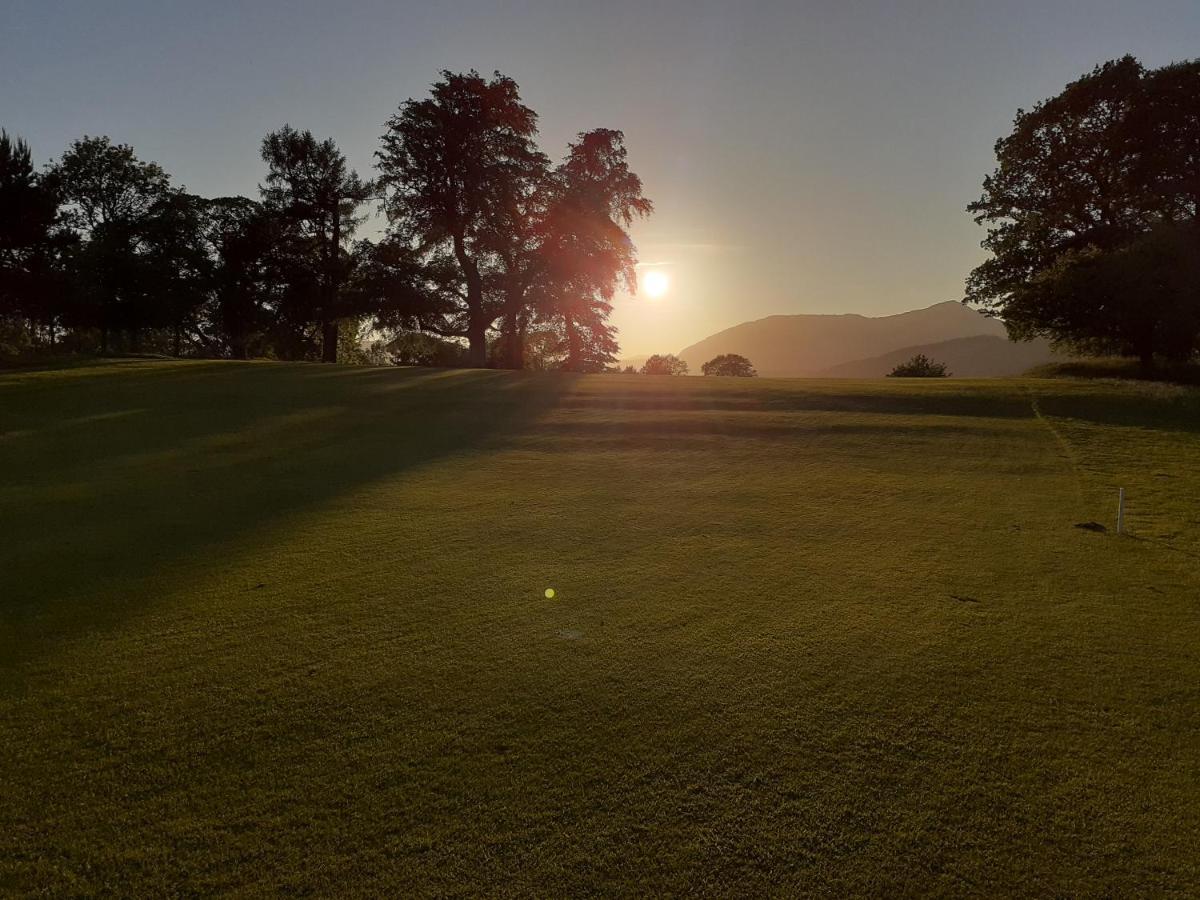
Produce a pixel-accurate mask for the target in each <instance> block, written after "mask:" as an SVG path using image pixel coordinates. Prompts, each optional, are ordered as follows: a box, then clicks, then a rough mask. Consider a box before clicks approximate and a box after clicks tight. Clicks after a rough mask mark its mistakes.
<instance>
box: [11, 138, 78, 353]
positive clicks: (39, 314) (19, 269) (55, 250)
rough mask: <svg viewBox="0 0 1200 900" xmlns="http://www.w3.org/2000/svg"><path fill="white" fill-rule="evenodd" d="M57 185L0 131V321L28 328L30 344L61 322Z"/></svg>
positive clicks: (19, 144)
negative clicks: (20, 322)
mask: <svg viewBox="0 0 1200 900" xmlns="http://www.w3.org/2000/svg"><path fill="white" fill-rule="evenodd" d="M58 205H59V199H58V186H57V183H56V178H55V176H54V175H53V173H46V174H42V175H39V174H38V173H37V172H36V171H35V169H34V166H33V157H32V154H31V152H30V149H29V145H28V144H26V143H25V142H24V141H22V140H20V139H19V138H11V137H9V135H8V134H7V132H5V131H2V130H0V317H7V318H10V319H13V320H25V321H27V322H28V323H29V340H30V341H31V342H32V341H34V340H36V339H37V335H36V331H37V327H38V326H39V325H40V326H45V327H46V328H47V330H48V333H49V335H50V340H51V342H53V340H54V331H55V328H56V326H57V324H58V322H59V320H60V317H61V314H62V309H61V300H60V298H61V296H62V294H63V292H64V290H65V285H64V284H63V279H62V277H61V259H62V254H63V252H64V250H65V246H64V242H63V241H62V240H61V239H60V235H58V234H57V229H56V227H55V226H56V221H57V218H58Z"/></svg>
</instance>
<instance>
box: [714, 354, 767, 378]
mask: <svg viewBox="0 0 1200 900" xmlns="http://www.w3.org/2000/svg"><path fill="white" fill-rule="evenodd" d="M700 370H701V371H702V372H703V373H704V374H705V375H732V376H735V377H737V378H753V377H754V376H756V375H757V374H758V373H757V372H756V371H754V366H753V365H751V363H750V360H748V359H746V357H744V356H739V355H738V354H736V353H722V354H721V355H720V356H714V357H713V358H712V359H710V360H709V361H708V362H706V363H705V364H704V365H702V366H701V367H700Z"/></svg>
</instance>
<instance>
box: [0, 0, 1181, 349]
mask: <svg viewBox="0 0 1200 900" xmlns="http://www.w3.org/2000/svg"><path fill="white" fill-rule="evenodd" d="M466 26H470V27H466ZM1124 53H1132V54H1134V55H1136V56H1138V57H1139V58H1141V59H1142V60H1143V62H1145V63H1146V64H1147V65H1151V66H1157V65H1162V64H1164V63H1167V62H1170V61H1172V60H1178V59H1183V58H1188V57H1191V56H1195V55H1197V54H1198V53H1200V7H1197V6H1196V5H1195V4H1194V3H1184V2H1155V3H1150V4H1143V5H1141V6H1140V7H1137V8H1134V7H1133V6H1131V5H1128V4H1120V3H1116V2H1108V0H1105V2H1101V3H1096V2H1092V3H1085V2H1062V3H1054V4H1051V6H1050V8H1046V7H1045V6H1044V5H1043V4H1034V3H1031V2H1016V3H1009V4H1002V5H1001V4H984V3H965V4H950V3H931V4H922V5H921V6H920V8H919V9H910V10H908V11H902V10H898V9H896V8H894V5H893V4H883V3H862V4H855V5H854V6H853V7H852V8H847V5H845V4H838V3H808V4H783V3H767V4H762V5H761V7H760V8H758V9H757V11H756V14H755V15H753V16H751V15H746V14H744V13H742V12H739V11H738V10H736V9H734V8H732V7H729V8H725V7H722V6H719V5H716V4H691V3H688V4H683V3H665V4H660V5H657V6H655V7H653V8H645V7H643V6H642V5H634V4H630V3H620V4H613V5H610V6H609V7H607V8H606V9H605V10H598V9H596V8H594V7H592V6H589V5H587V4H540V3H519V4H507V5H505V6H504V7H503V8H499V7H497V6H494V5H491V4H487V5H484V4H469V3H459V4H441V5H439V6H437V7H436V8H434V7H432V6H430V7H427V6H424V5H421V6H417V7H412V8H409V7H407V6H406V5H395V4H386V3H378V2H357V3H349V4H343V5H341V6H339V7H338V8H336V9H334V8H326V7H322V6H319V5H317V4H283V3H279V2H270V3H262V4H258V5H256V6H255V7H254V8H253V9H245V8H242V7H241V6H240V5H238V4H232V3H208V4H205V5H204V6H203V7H190V6H184V5H175V6H169V7H168V6H162V5H160V4H151V3H140V2H139V3H126V4H123V5H122V6H121V8H120V9H119V10H111V9H99V8H96V7H93V6H92V5H89V4H83V3H77V2H59V3H45V2H42V3H32V2H17V3H10V4H7V5H6V9H5V11H4V12H3V13H0V74H2V76H3V79H4V82H5V84H6V90H5V92H4V95H3V96H2V97H0V126H3V127H4V128H6V129H7V130H8V131H10V132H11V133H15V134H18V135H20V136H22V137H24V138H25V139H26V140H28V141H29V142H30V144H31V145H32V146H33V149H34V153H35V155H36V156H37V158H38V160H39V161H40V162H44V161H46V160H48V159H50V158H52V157H57V156H58V155H60V154H61V153H62V151H63V149H64V148H65V147H66V145H67V143H68V142H69V141H70V140H72V139H74V138H77V137H80V136H82V135H83V134H107V135H109V136H111V137H112V138H113V140H115V141H119V142H124V143H129V144H132V145H133V146H134V148H135V149H136V150H137V152H138V153H139V155H140V156H141V157H142V158H144V159H151V160H155V161H157V162H159V163H160V164H161V165H163V167H164V168H165V169H166V170H167V171H168V172H169V173H170V174H171V175H172V177H173V178H174V180H175V182H176V183H177V184H182V185H186V186H187V187H188V188H189V189H190V190H192V191H194V192H196V193H200V194H203V195H206V196H218V195H227V194H235V193H241V194H246V195H250V196H253V195H254V194H255V192H256V187H257V184H258V182H259V181H260V180H261V178H262V175H263V164H262V162H261V160H260V158H259V152H258V151H259V142H260V141H261V139H262V136H263V135H264V134H265V133H266V132H267V130H269V129H271V128H275V127H277V126H279V125H281V124H283V123H284V122H289V123H291V124H293V125H295V126H297V127H300V128H309V129H312V130H313V131H314V132H316V133H317V134H319V135H322V136H326V135H328V136H332V137H334V138H335V139H336V140H337V141H338V142H339V144H340V145H341V146H342V148H343V149H344V150H345V151H346V153H347V155H348V157H349V158H350V160H351V162H352V163H353V164H354V165H355V166H356V167H357V168H358V169H359V170H360V171H361V172H363V173H368V172H370V171H371V168H372V162H373V159H372V154H373V153H374V151H375V149H376V147H377V146H378V138H379V135H380V134H381V133H382V131H383V123H384V121H385V120H386V119H387V118H388V116H389V115H391V114H392V112H393V111H394V110H395V108H396V106H397V105H398V104H399V103H401V102H402V101H403V100H405V99H407V98H409V97H413V96H421V95H423V94H425V93H426V91H427V89H428V86H429V84H430V83H431V82H432V81H433V80H434V79H435V78H436V77H437V73H438V71H439V70H440V69H443V68H449V69H453V70H465V69H470V68H475V69H478V70H480V71H481V72H490V71H492V70H496V69H498V70H500V71H502V72H504V73H505V74H507V75H510V76H512V77H513V78H515V79H516V80H517V81H518V83H519V84H520V85H521V88H522V94H523V97H524V99H525V101H526V102H527V103H528V104H529V105H530V106H532V107H533V108H534V109H535V110H537V112H538V113H539V114H540V116H541V131H542V134H541V141H542V146H543V148H544V149H545V150H546V151H547V152H548V153H550V154H551V155H552V156H554V157H557V156H559V155H561V153H562V151H563V149H564V148H565V145H566V142H567V141H568V140H570V139H571V138H572V137H573V136H574V135H575V134H576V133H577V132H579V131H582V130H584V129H588V128H592V127H599V126H603V127H612V128H619V129H622V130H623V131H624V132H625V134H626V137H627V143H628V146H629V148H630V161H631V164H632V166H633V168H634V169H635V170H636V171H637V172H638V173H639V174H640V175H641V177H642V179H643V181H644V182H645V190H646V194H647V196H649V197H650V198H651V199H652V200H653V201H654V202H655V204H656V207H657V211H656V213H655V214H654V216H652V217H651V218H650V219H648V220H647V221H645V222H643V223H639V224H638V225H637V226H635V229H634V237H635V239H636V241H637V243H638V246H639V250H640V254H641V259H642V261H643V263H644V264H647V265H656V266H657V267H658V268H659V269H661V270H663V271H666V272H667V273H668V274H669V275H670V278H671V288H670V290H669V292H668V293H667V294H666V296H664V297H663V298H661V299H659V300H654V301H650V300H647V299H645V298H640V297H639V298H628V297H622V298H620V299H619V300H618V302H617V304H616V310H615V312H614V314H613V317H612V322H613V324H614V325H616V326H617V327H618V328H619V329H620V340H621V356H623V357H630V356H638V355H644V354H648V353H653V352H674V351H677V350H679V349H680V348H682V347H685V346H687V345H689V344H691V343H693V342H695V341H697V340H700V339H702V338H704V337H706V336H708V335H710V334H712V333H714V332H716V331H719V330H721V329H723V328H726V327H729V326H732V325H735V324H737V323H739V322H743V321H747V320H752V319H760V318H763V317H765V316H769V315H774V314H792V313H831V314H836V313H847V312H854V313H861V314H863V315H869V316H877V315H887V314H890V313H896V312H902V311H905V310H908V309H916V308H922V307H927V306H930V305H932V304H934V303H937V302H940V301H944V300H949V299H957V298H958V297H960V296H961V289H962V282H963V278H964V276H965V275H966V273H967V272H968V271H969V269H970V268H971V267H972V266H973V265H975V264H976V263H977V262H978V261H979V260H980V259H981V258H982V251H981V250H980V249H979V246H978V244H979V241H980V239H981V238H982V236H983V234H982V230H981V229H979V228H977V227H976V226H975V225H974V223H973V222H972V221H971V219H970V217H969V216H968V215H967V214H966V213H965V212H964V207H965V205H966V204H967V203H968V202H970V201H971V200H972V199H974V198H975V197H976V196H977V195H978V192H979V186H980V182H981V180H982V178H983V176H984V175H985V174H986V173H987V172H988V171H990V169H991V168H992V165H993V153H992V147H993V143H994V141H995V140H996V138H998V137H1000V136H1001V135H1002V134H1005V133H1006V132H1007V131H1008V130H1009V126H1010V123H1011V120H1012V117H1013V115H1014V113H1015V111H1016V109H1017V108H1018V107H1020V106H1025V107H1028V106H1032V105H1033V104H1034V103H1035V102H1037V101H1038V100H1040V99H1043V98H1045V97H1048V96H1050V95H1052V94H1054V93H1056V92H1057V91H1059V90H1060V89H1061V88H1062V86H1063V85H1064V84H1065V83H1066V82H1068V81H1070V80H1072V79H1074V78H1076V77H1078V76H1079V75H1080V74H1082V73H1083V72H1085V71H1087V70H1088V69H1090V68H1091V67H1092V66H1093V65H1095V64H1097V63H1100V62H1102V61H1104V60H1106V59H1110V58H1113V57H1117V56H1120V55H1122V54H1124Z"/></svg>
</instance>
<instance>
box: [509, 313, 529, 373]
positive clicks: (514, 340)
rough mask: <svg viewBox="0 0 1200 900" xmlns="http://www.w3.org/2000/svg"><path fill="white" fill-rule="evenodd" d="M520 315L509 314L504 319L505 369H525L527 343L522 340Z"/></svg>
mask: <svg viewBox="0 0 1200 900" xmlns="http://www.w3.org/2000/svg"><path fill="white" fill-rule="evenodd" d="M519 319H520V314H519V313H516V312H509V313H507V314H506V315H505V317H504V368H506V369H523V368H525V341H524V340H523V339H522V337H523V335H522V331H523V329H522V328H521V323H520V321H519Z"/></svg>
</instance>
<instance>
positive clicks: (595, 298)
mask: <svg viewBox="0 0 1200 900" xmlns="http://www.w3.org/2000/svg"><path fill="white" fill-rule="evenodd" d="M626 156H627V154H626V150H625V139H624V135H622V134H621V132H619V131H612V130H610V129H604V128H602V129H597V130H595V131H590V132H587V133H585V134H581V135H579V140H578V141H576V142H575V143H572V144H571V145H570V149H569V151H568V154H567V158H566V160H565V161H564V162H563V163H562V165H560V166H559V167H558V168H557V169H556V170H555V172H554V174H553V179H552V182H551V185H550V187H549V189H548V191H547V193H548V194H549V196H550V200H549V202H548V204H547V211H546V218H545V224H544V226H543V227H542V228H541V229H540V231H541V233H542V234H543V236H544V237H543V241H544V243H543V246H542V247H541V248H540V252H539V259H540V262H539V266H540V272H541V274H542V281H541V286H540V291H541V298H542V299H541V304H540V309H541V313H542V315H543V316H544V317H546V318H548V319H549V320H551V321H553V322H555V323H556V324H559V325H561V327H562V331H563V334H564V337H565V341H566V354H567V356H566V360H565V362H564V364H563V367H564V368H565V369H567V370H568V371H574V372H599V371H602V370H603V369H604V368H605V367H606V366H608V365H609V364H611V363H612V362H613V360H614V358H615V355H616V352H617V350H618V345H617V341H616V330H615V329H614V328H612V326H610V325H609V324H608V316H609V314H610V313H611V312H612V299H613V295H614V294H615V293H616V290H617V289H618V288H619V287H621V286H624V287H625V288H626V289H627V290H629V292H630V293H633V292H635V291H636V289H637V274H636V273H637V269H636V265H637V250H636V249H635V247H634V245H633V241H632V240H631V239H630V237H629V234H628V232H627V231H626V229H627V228H628V227H629V226H630V225H631V224H632V223H633V220H634V219H635V218H638V217H642V216H647V215H649V214H650V213H651V212H652V211H653V209H654V206H653V204H652V203H651V202H650V201H649V200H647V199H646V198H645V197H644V196H643V195H642V181H641V179H640V178H638V176H637V175H636V174H634V173H633V172H632V171H631V170H630V168H629V164H628V162H627V160H626Z"/></svg>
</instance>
